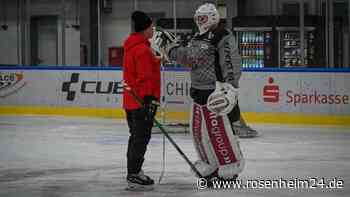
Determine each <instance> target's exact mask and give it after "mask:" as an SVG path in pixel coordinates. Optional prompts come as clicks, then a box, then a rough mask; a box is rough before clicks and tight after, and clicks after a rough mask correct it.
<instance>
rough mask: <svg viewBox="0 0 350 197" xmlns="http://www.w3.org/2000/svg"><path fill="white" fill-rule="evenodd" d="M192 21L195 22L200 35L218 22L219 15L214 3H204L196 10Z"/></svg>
mask: <svg viewBox="0 0 350 197" xmlns="http://www.w3.org/2000/svg"><path fill="white" fill-rule="evenodd" d="M194 21H195V23H196V24H197V27H198V30H199V34H200V35H202V34H204V33H206V32H207V31H208V30H209V29H210V28H211V27H213V26H214V25H216V24H218V23H219V21H220V15H219V12H218V10H217V9H216V7H215V5H214V4H212V3H205V4H203V5H201V6H199V8H198V9H197V10H196V13H195V14H194Z"/></svg>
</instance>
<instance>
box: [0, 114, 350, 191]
mask: <svg viewBox="0 0 350 197" xmlns="http://www.w3.org/2000/svg"><path fill="white" fill-rule="evenodd" d="M252 126H253V127H254V128H256V129H257V130H258V131H259V133H260V134H261V136H260V137H258V138H253V139H241V140H240V141H241V147H242V149H243V154H244V156H245V158H246V167H245V170H244V172H243V173H242V174H241V175H240V177H239V179H241V180H242V181H246V180H249V179H259V180H262V179H271V180H273V179H278V178H282V179H284V180H293V179H300V180H301V179H309V178H313V177H317V178H322V177H324V178H326V179H332V178H337V179H338V180H342V181H344V188H342V189H321V188H317V189H286V188H283V189H249V190H247V189H246V190H244V189H240V190H237V189H236V190H233V189H226V190H208V189H205V190H199V189H198V188H197V187H196V179H195V178H194V176H193V175H192V174H191V172H190V170H189V167H188V165H187V164H186V163H185V161H184V160H183V159H182V158H181V156H180V155H179V154H178V153H177V152H176V150H175V149H174V148H173V147H172V146H171V145H170V144H169V143H167V144H166V172H165V176H164V178H163V181H162V183H161V184H160V185H156V187H155V190H154V191H151V192H130V191H125V190H124V188H125V187H126V182H125V173H126V156H125V155H126V148H127V140H128V128H127V125H126V124H125V123H122V122H120V121H116V120H108V119H86V118H63V117H44V116H42V117H31V116H28V117H14V116H13V117H4V116H0V196H1V197H7V196H13V197H34V196H35V197H49V196H50V197H71V196H72V197H73V196H74V197H90V196H91V197H105V196H126V197H134V196H138V197H139V196H149V197H161V196H179V197H180V196H181V197H186V196H204V197H207V196H220V197H221V196H223V197H225V196H235V197H240V196H269V197H277V196H288V197H290V196H315V197H316V196H317V197H318V196H350V187H349V186H350V184H349V181H350V131H349V128H326V127H320V128H319V127H287V126H276V125H252ZM171 136H172V137H173V138H174V139H175V141H176V142H177V143H178V145H179V146H180V147H181V148H182V149H183V151H184V152H185V153H186V154H187V155H188V157H190V158H191V159H192V160H195V159H196V154H195V152H194V149H193V145H192V140H191V138H190V136H189V135H188V134H172V135H171ZM162 140H163V137H162V135H161V134H153V136H152V139H151V142H150V145H149V148H148V151H147V154H146V161H145V163H144V171H145V172H146V173H147V174H148V175H150V176H151V177H153V178H154V179H155V180H158V177H159V174H160V172H161V161H162Z"/></svg>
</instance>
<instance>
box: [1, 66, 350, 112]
mask: <svg viewBox="0 0 350 197" xmlns="http://www.w3.org/2000/svg"><path fill="white" fill-rule="evenodd" d="M121 80H122V71H121V70H93V69H91V70H89V69H85V70H84V69H83V70H79V69H76V70H55V69H46V70H45V69H44V70H40V69H34V70H32V69H22V70H21V69H7V70H6V69H0V105H3V106H6V105H12V106H13V105H31V106H33V105H41V106H42V105H45V106H56V107H57V106H58V107H59V106H79V107H96V108H99V107H112V108H120V107H121V105H122V86H121V83H120V81H121ZM347 84H350V73H331V72H244V73H243V75H242V78H241V81H240V86H241V88H240V96H239V105H240V107H241V110H242V111H245V112H291V113H294V112H295V113H315V114H344V115H345V114H347V115H349V114H350V104H349V102H350V98H349V97H350V86H348V85H347ZM189 88H190V78H189V72H188V71H176V70H175V71H165V72H163V73H162V94H163V95H164V97H163V99H162V102H163V103H164V106H165V107H166V108H168V109H169V110H172V111H187V110H188V109H189V106H190V102H191V99H190V97H189V94H190V92H189Z"/></svg>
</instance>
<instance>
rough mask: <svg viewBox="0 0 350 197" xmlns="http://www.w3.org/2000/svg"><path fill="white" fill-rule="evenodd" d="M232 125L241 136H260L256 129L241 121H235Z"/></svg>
mask: <svg viewBox="0 0 350 197" xmlns="http://www.w3.org/2000/svg"><path fill="white" fill-rule="evenodd" d="M232 127H233V129H234V130H235V132H236V135H237V136H238V137H239V138H253V137H257V136H258V132H257V131H256V130H255V129H253V128H251V127H249V126H248V125H245V124H242V123H240V122H235V123H233V124H232Z"/></svg>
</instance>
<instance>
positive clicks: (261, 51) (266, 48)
mask: <svg viewBox="0 0 350 197" xmlns="http://www.w3.org/2000/svg"><path fill="white" fill-rule="evenodd" d="M233 31H234V32H235V33H236V36H237V39H238V43H239V52H240V55H241V57H242V60H241V67H242V68H264V67H266V66H267V65H272V61H273V54H272V53H273V50H272V46H273V42H272V36H273V32H272V28H271V27H236V28H233Z"/></svg>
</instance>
